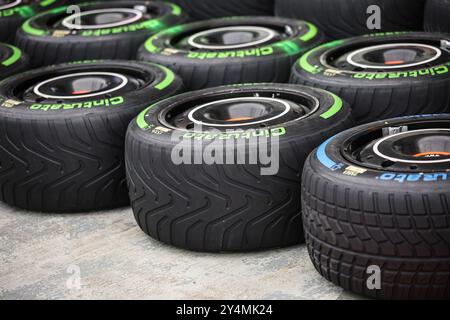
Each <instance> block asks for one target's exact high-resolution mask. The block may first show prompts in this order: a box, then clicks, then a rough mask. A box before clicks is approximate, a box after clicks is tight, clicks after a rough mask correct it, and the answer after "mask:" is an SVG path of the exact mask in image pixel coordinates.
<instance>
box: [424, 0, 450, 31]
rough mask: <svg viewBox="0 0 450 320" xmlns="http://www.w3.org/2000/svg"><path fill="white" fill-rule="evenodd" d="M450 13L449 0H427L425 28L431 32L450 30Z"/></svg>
mask: <svg viewBox="0 0 450 320" xmlns="http://www.w3.org/2000/svg"><path fill="white" fill-rule="evenodd" d="M449 15H450V1H449V0H427V5H426V9H425V30H426V31H429V32H447V33H448V32H450V21H449Z"/></svg>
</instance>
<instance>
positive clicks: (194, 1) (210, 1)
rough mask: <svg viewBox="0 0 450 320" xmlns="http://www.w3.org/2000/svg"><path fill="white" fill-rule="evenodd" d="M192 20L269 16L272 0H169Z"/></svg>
mask: <svg viewBox="0 0 450 320" xmlns="http://www.w3.org/2000/svg"><path fill="white" fill-rule="evenodd" d="M169 2H173V3H176V4H178V5H179V6H180V7H182V8H183V9H184V10H185V11H186V13H187V14H188V15H189V16H190V17H191V18H193V19H194V20H207V19H212V18H222V17H231V16H271V15H273V10H274V0H257V1H255V0H226V1H222V0H170V1H169Z"/></svg>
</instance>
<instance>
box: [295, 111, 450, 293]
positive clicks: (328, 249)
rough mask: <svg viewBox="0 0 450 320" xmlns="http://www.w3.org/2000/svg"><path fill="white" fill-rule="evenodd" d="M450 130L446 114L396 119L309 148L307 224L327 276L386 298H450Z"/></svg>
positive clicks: (308, 238) (347, 287) (305, 175)
mask: <svg viewBox="0 0 450 320" xmlns="http://www.w3.org/2000/svg"><path fill="white" fill-rule="evenodd" d="M442 129H443V130H442ZM449 132H450V115H448V114H447V115H429V116H410V117H404V118H397V119H392V120H387V121H380V122H375V123H371V124H368V125H364V126H360V127H357V128H354V129H350V130H347V131H345V132H343V133H341V134H338V135H337V136H335V137H333V138H331V139H329V140H328V141H326V142H325V143H324V144H322V145H321V146H320V147H319V148H318V149H317V150H316V151H314V153H312V154H311V155H310V157H309V159H308V160H307V161H306V164H305V168H304V171H303V182H302V204H303V225H304V229H305V238H306V244H307V247H308V251H309V254H310V257H311V260H312V262H313V264H314V266H315V268H316V269H317V270H318V271H319V273H320V274H321V275H322V276H323V277H325V278H326V279H328V280H329V281H331V282H333V283H334V284H336V285H338V286H341V287H343V288H344V289H345V290H348V291H351V292H354V293H357V294H361V295H365V296H369V297H373V298H379V299H448V298H450V219H449V216H450V186H449V184H448V179H449V178H450V176H449V174H448V170H447V168H448V162H449V161H450V152H449V149H448V146H449V141H450V133H449ZM426 141H428V143H426ZM445 150H447V151H445ZM388 159H390V160H388ZM433 161H443V162H440V163H437V164H436V163H434V162H433ZM374 272H375V274H374ZM368 283H369V285H370V287H369V286H368Z"/></svg>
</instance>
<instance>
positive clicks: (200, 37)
mask: <svg viewBox="0 0 450 320" xmlns="http://www.w3.org/2000/svg"><path fill="white" fill-rule="evenodd" d="M321 40H322V35H321V33H320V31H318V30H317V28H316V27H315V26H314V25H312V24H310V23H307V22H303V21H297V20H290V19H280V18H273V17H234V18H223V19H214V20H208V21H203V22H197V23H191V24H186V25H182V26H176V27H173V28H171V29H168V30H166V31H163V32H161V33H158V34H156V35H154V36H153V37H151V38H150V39H148V40H147V42H146V43H145V44H144V45H143V46H142V47H141V49H140V50H139V53H138V59H139V60H143V61H151V62H154V63H158V64H162V65H165V66H168V67H170V68H172V69H173V70H174V71H175V72H177V73H178V74H179V75H180V76H181V77H182V78H183V80H184V83H185V85H186V86H187V87H188V88H189V89H190V90H198V89H204V88H209V87H215V86H220V85H226V84H237V83H261V82H266V83H277V82H280V83H281V82H287V81H288V80H289V69H290V67H291V66H292V64H293V63H294V61H295V60H296V59H297V58H298V57H299V56H300V55H301V54H302V53H303V52H305V51H306V50H308V49H310V48H313V47H314V46H316V45H318V44H319V43H320V42H321Z"/></svg>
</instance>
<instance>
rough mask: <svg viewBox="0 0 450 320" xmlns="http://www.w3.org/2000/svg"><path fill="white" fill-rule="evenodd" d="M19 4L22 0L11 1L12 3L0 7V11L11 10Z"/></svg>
mask: <svg viewBox="0 0 450 320" xmlns="http://www.w3.org/2000/svg"><path fill="white" fill-rule="evenodd" d="M21 3H22V0H12V1H9V3H6V4H4V5H0V10H5V9H10V8H13V7H16V6H18V5H20V4H21Z"/></svg>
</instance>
